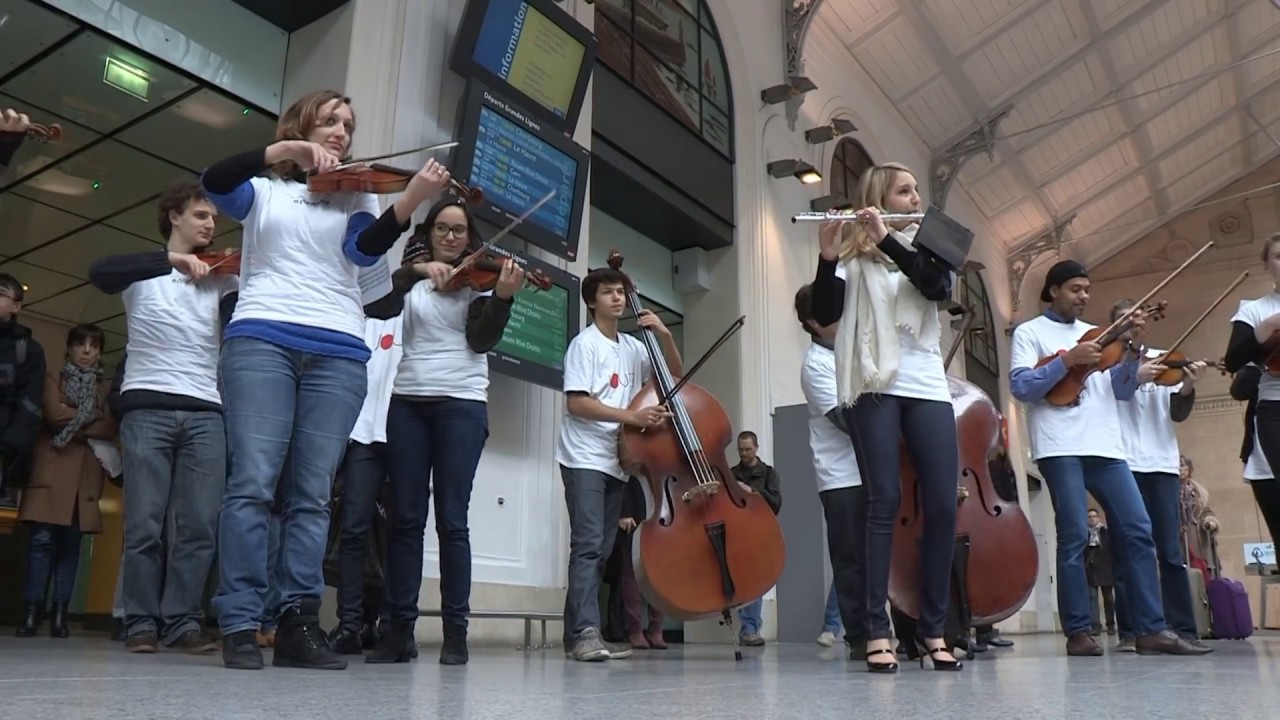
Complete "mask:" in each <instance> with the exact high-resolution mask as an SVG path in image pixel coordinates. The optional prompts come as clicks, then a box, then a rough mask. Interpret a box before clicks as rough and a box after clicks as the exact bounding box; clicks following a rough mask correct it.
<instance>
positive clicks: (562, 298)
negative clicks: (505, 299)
mask: <svg viewBox="0 0 1280 720" xmlns="http://www.w3.org/2000/svg"><path fill="white" fill-rule="evenodd" d="M497 251H498V252H500V253H503V254H510V255H511V256H513V257H515V258H516V259H517V261H518V262H519V263H520V264H521V266H523V267H524V268H525V270H526V272H528V271H529V270H533V269H536V270H538V271H539V272H541V273H542V274H543V275H545V276H546V277H547V278H548V279H550V280H551V283H552V284H551V287H550V288H548V289H546V290H542V289H538V288H535V287H530V286H529V285H528V284H527V283H526V285H525V287H524V288H522V289H521V290H520V291H519V292H517V293H516V296H515V298H514V302H513V303H512V305H511V316H510V319H508V320H507V329H506V331H505V332H503V333H502V340H500V341H499V342H498V344H497V345H496V346H495V347H494V348H493V349H492V350H490V351H489V367H490V368H491V369H492V370H494V371H495V372H500V373H502V374H504V375H509V376H511V377H515V378H519V379H521V380H526V381H528V382H532V383H535V384H537V385H543V386H545V387H550V388H554V389H556V390H559V389H561V388H562V387H563V386H564V354H565V351H567V350H568V349H569V340H571V339H572V338H573V336H574V335H577V333H578V323H579V319H580V316H579V303H578V295H579V292H580V290H579V288H580V281H579V279H578V278H577V277H576V276H574V275H572V274H570V273H567V272H565V271H563V270H561V269H559V268H557V267H555V266H554V265H550V264H548V263H545V262H542V261H540V260H537V259H534V258H530V257H525V256H524V255H523V254H521V253H516V252H512V251H511V250H508V249H506V248H499V249H498V250H497Z"/></svg>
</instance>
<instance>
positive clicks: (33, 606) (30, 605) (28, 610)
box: [13, 602, 44, 638]
mask: <svg viewBox="0 0 1280 720" xmlns="http://www.w3.org/2000/svg"><path fill="white" fill-rule="evenodd" d="M43 605H44V603H34V602H27V603H26V604H25V605H24V606H23V611H22V624H21V625H19V626H18V630H17V632H15V633H14V634H13V635H14V637H20V638H29V637H35V636H36V633H38V632H40V621H41V617H40V616H41V615H43V614H44V607H43Z"/></svg>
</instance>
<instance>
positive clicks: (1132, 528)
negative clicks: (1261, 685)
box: [1009, 260, 1207, 656]
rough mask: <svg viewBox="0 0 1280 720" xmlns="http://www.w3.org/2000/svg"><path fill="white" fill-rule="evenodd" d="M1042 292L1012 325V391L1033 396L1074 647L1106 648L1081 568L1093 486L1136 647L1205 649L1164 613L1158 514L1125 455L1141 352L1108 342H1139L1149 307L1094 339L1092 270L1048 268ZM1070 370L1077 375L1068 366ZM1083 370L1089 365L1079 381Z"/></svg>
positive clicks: (1034, 442)
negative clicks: (1070, 396)
mask: <svg viewBox="0 0 1280 720" xmlns="http://www.w3.org/2000/svg"><path fill="white" fill-rule="evenodd" d="M1040 300H1041V301H1042V302H1044V303H1047V304H1048V307H1047V308H1045V310H1044V312H1043V313H1042V314H1041V315H1039V316H1038V317H1035V318H1032V319H1031V320H1028V321H1026V322H1024V323H1022V324H1021V325H1019V326H1018V327H1017V329H1015V330H1014V332H1013V341H1012V343H1011V346H1012V347H1011V355H1012V360H1011V362H1010V367H1011V371H1010V374H1009V381H1010V386H1011V389H1012V391H1013V395H1014V397H1016V398H1018V399H1019V400H1021V401H1022V402H1023V404H1025V405H1026V406H1027V429H1028V432H1029V434H1030V437H1031V450H1032V455H1033V458H1034V459H1035V461H1036V465H1037V466H1038V467H1039V469H1040V472H1041V473H1042V474H1043V475H1044V479H1045V484H1046V485H1048V487H1049V497H1050V498H1051V500H1052V502H1053V510H1054V520H1055V523H1056V525H1057V536H1058V538H1057V539H1058V551H1057V556H1058V557H1057V565H1058V613H1059V616H1060V617H1061V622H1062V628H1063V630H1064V632H1065V633H1066V635H1067V654H1068V655H1073V656H1091V655H1101V654H1102V648H1101V647H1099V646H1098V644H1097V642H1096V641H1095V640H1094V639H1093V636H1092V635H1091V634H1090V632H1089V630H1090V627H1091V625H1092V622H1093V620H1092V616H1091V613H1090V610H1089V585H1088V582H1087V580H1086V578H1085V571H1084V548H1085V545H1086V544H1087V542H1088V539H1089V530H1088V527H1087V526H1086V523H1085V517H1086V511H1087V510H1088V498H1089V495H1093V497H1095V498H1097V500H1098V502H1099V503H1100V504H1101V505H1102V509H1103V511H1104V512H1106V514H1107V517H1108V518H1109V519H1110V520H1111V530H1112V532H1113V533H1114V535H1115V549H1116V568H1115V570H1116V573H1117V574H1118V575H1120V576H1121V577H1123V578H1125V579H1126V580H1127V581H1128V582H1127V587H1128V588H1129V589H1130V592H1129V593H1128V610H1129V620H1130V624H1131V625H1132V627H1133V630H1134V633H1135V635H1136V636H1137V639H1136V641H1135V646H1136V649H1137V651H1138V653H1139V654H1161V653H1163V654H1172V655H1199V654H1203V653H1204V652H1207V648H1199V647H1196V646H1193V645H1191V644H1189V643H1188V642H1186V641H1185V640H1183V639H1182V638H1180V637H1178V636H1177V635H1176V634H1174V633H1173V632H1171V631H1170V630H1169V626H1168V624H1167V623H1166V622H1165V618H1164V611H1163V609H1162V608H1161V603H1160V592H1159V579H1158V577H1157V574H1156V552H1155V545H1154V544H1153V543H1152V540H1151V520H1150V518H1149V517H1148V516H1147V510H1146V507H1145V506H1144V505H1143V503H1142V495H1141V493H1139V492H1138V485H1137V483H1136V482H1135V481H1134V478H1133V473H1131V472H1130V471H1129V466H1128V465H1127V464H1126V463H1125V454H1124V445H1123V442H1122V440H1121V437H1122V436H1121V429H1120V428H1121V423H1120V413H1119V409H1118V408H1117V401H1120V402H1129V401H1131V400H1132V399H1133V396H1134V393H1135V392H1136V391H1137V386H1138V382H1137V381H1138V362H1139V357H1138V354H1137V353H1134V352H1133V351H1132V350H1131V349H1129V348H1122V347H1120V346H1115V347H1108V346H1112V345H1114V344H1116V343H1120V335H1121V333H1124V332H1126V331H1128V332H1130V333H1131V336H1132V339H1133V340H1134V341H1135V342H1137V343H1141V341H1142V336H1143V333H1144V324H1145V318H1144V316H1143V313H1142V310H1141V308H1139V309H1136V310H1134V311H1133V312H1132V313H1130V314H1128V316H1127V318H1126V319H1125V320H1124V321H1123V322H1122V323H1120V324H1119V325H1118V326H1117V327H1116V328H1115V329H1114V330H1112V332H1110V333H1109V334H1108V333H1105V332H1098V333H1092V334H1090V339H1089V341H1084V340H1083V338H1084V337H1085V336H1086V333H1090V331H1092V330H1095V327H1094V326H1093V325H1089V324H1088V323H1085V322H1082V321H1081V320H1080V317H1081V316H1082V315H1084V311H1085V309H1086V308H1087V307H1088V304H1089V274H1088V272H1087V271H1086V270H1085V268H1084V266H1082V265H1080V264H1079V263H1077V262H1075V261H1072V260H1063V261H1061V262H1059V263H1057V264H1055V265H1054V266H1053V267H1051V268H1049V272H1048V274H1047V275H1046V276H1045V282H1044V289H1043V290H1042V291H1041V293H1040ZM1095 336H1096V338H1095ZM1095 339H1096V340H1097V341H1096V342H1095ZM1104 347H1107V348H1108V349H1109V350H1110V351H1111V354H1114V353H1115V352H1116V351H1117V350H1118V351H1120V352H1121V353H1122V354H1121V359H1120V361H1119V362H1118V363H1117V364H1115V365H1114V366H1113V367H1111V368H1110V369H1109V370H1106V369H1105V368H1103V367H1101V366H1100V365H1099V362H1100V361H1101V360H1102V354H1103V348H1104ZM1072 371H1074V372H1075V373H1076V375H1073V376H1069V375H1068V373H1069V372H1072ZM1080 371H1087V372H1088V373H1089V374H1088V375H1087V376H1086V377H1085V378H1084V380H1083V382H1082V383H1081V382H1080V381H1079V375H1080ZM1075 383H1079V389H1078V391H1077V393H1076V399H1075V401H1074V402H1071V403H1069V404H1067V405H1065V406H1064V405H1054V404H1051V403H1050V402H1049V401H1048V399H1047V396H1048V395H1049V393H1050V391H1051V390H1053V389H1054V388H1055V387H1056V386H1059V385H1062V384H1067V386H1068V387H1071V386H1072V385H1073V384H1075ZM1059 402H1061V401H1059Z"/></svg>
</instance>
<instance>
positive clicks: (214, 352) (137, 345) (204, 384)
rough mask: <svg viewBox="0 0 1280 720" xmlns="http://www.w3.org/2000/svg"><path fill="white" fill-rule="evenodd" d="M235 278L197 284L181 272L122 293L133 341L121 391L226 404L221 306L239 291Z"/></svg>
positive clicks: (216, 277) (213, 277)
mask: <svg viewBox="0 0 1280 720" xmlns="http://www.w3.org/2000/svg"><path fill="white" fill-rule="evenodd" d="M238 280H239V279H238V278H237V277H236V276H234V275H209V276H208V277H206V278H204V279H202V280H199V281H196V282H192V281H191V279H190V278H189V277H187V276H186V275H183V274H182V273H180V272H178V271H177V270H172V271H170V272H169V274H168V275H161V276H160V277H154V278H151V279H149V280H143V281H141V282H135V283H133V284H132V285H130V286H129V287H127V288H125V291H124V292H123V293H122V299H123V301H124V310H125V317H126V322H127V324H128V328H129V341H128V344H127V346H126V355H127V358H126V360H125V374H124V382H123V383H122V384H121V385H120V392H122V393H123V392H128V391H129V390H150V391H153V392H162V393H170V394H173V395H182V396H185V397H193V398H197V399H199V400H204V401H206V402H211V403H215V404H218V405H221V404H222V396H221V394H220V393H219V392H218V352H219V348H220V346H221V344H222V327H221V320H220V318H219V315H218V306H219V304H220V303H221V302H222V298H223V297H225V296H226V295H228V294H229V293H233V292H235V291H236V289H237V287H239V281H238Z"/></svg>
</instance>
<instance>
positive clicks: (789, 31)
mask: <svg viewBox="0 0 1280 720" xmlns="http://www.w3.org/2000/svg"><path fill="white" fill-rule="evenodd" d="M820 7H822V0H782V39H783V43H785V47H784V48H783V52H782V61H783V65H784V67H783V68H782V77H783V78H793V77H797V76H801V75H804V39H805V36H806V35H808V34H809V25H810V24H811V23H812V22H813V18H814V17H815V16H816V15H817V13H818V8H820ZM803 104H804V95H797V96H795V97H793V98H791V99H789V100H787V102H786V105H785V107H786V113H787V127H788V128H789V129H791V130H795V129H796V122H797V121H798V120H799V117H800V106H801V105H803Z"/></svg>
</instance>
